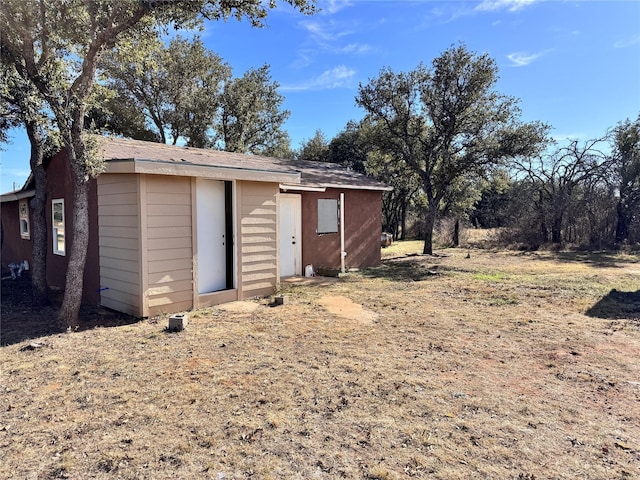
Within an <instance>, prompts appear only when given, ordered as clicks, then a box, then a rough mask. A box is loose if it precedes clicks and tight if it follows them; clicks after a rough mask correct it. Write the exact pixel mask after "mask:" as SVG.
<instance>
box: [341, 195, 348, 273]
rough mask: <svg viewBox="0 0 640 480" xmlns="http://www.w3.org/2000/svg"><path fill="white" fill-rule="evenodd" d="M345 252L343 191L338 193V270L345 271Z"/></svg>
mask: <svg viewBox="0 0 640 480" xmlns="http://www.w3.org/2000/svg"><path fill="white" fill-rule="evenodd" d="M346 256H347V252H345V251H344V193H340V270H341V271H342V273H344V272H345V268H344V257H346Z"/></svg>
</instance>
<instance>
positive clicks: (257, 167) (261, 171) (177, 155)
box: [5, 137, 391, 199]
mask: <svg viewBox="0 0 640 480" xmlns="http://www.w3.org/2000/svg"><path fill="white" fill-rule="evenodd" d="M99 145H100V147H99V148H100V150H101V151H102V154H103V156H104V159H105V160H106V162H107V172H113V173H127V172H129V173H155V174H164V175H179V174H182V175H184V174H185V172H189V174H191V175H193V176H200V175H202V176H207V177H211V178H224V179H241V180H255V181H272V182H278V183H280V186H281V188H282V189H283V190H295V189H311V190H324V189H326V188H351V189H360V190H379V191H385V190H391V187H388V186H387V185H385V184H384V183H382V182H379V181H378V180H375V179H373V178H371V177H367V176H366V175H363V174H361V173H358V172H355V171H353V170H350V169H348V168H345V167H343V166H342V165H338V164H335V163H326V162H310V161H300V160H288V159H278V158H273V157H265V156H261V155H247V154H242V153H233V152H224V151H220V150H212V149H205V148H193V147H182V146H177V145H166V144H164V143H153V142H144V141H141V140H128V139H124V138H115V137H100V140H99ZM32 188H33V178H32V176H31V175H30V176H29V178H28V179H27V181H26V182H25V185H24V186H23V187H22V189H20V190H18V192H23V191H27V190H30V189H32ZM18 192H11V194H6V195H5V196H6V197H7V199H9V197H10V196H11V198H13V195H14V194H17V193H18Z"/></svg>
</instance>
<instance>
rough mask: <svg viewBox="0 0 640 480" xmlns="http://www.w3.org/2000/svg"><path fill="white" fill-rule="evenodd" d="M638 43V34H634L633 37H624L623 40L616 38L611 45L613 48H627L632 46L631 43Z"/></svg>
mask: <svg viewBox="0 0 640 480" xmlns="http://www.w3.org/2000/svg"><path fill="white" fill-rule="evenodd" d="M638 43H640V34H638V35H634V36H633V37H629V38H625V39H623V40H618V41H617V42H616V43H614V44H613V46H614V47H615V48H627V47H632V46H633V45H636V44H638Z"/></svg>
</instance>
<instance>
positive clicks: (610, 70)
mask: <svg viewBox="0 0 640 480" xmlns="http://www.w3.org/2000/svg"><path fill="white" fill-rule="evenodd" d="M318 4H319V6H320V7H321V9H322V11H321V12H320V13H318V14H316V15H314V16H303V15H301V14H299V13H297V12H294V11H293V10H292V9H291V8H289V7H286V6H280V7H279V8H277V9H276V10H274V11H272V12H271V13H270V15H269V17H268V18H267V20H266V23H267V25H266V27H265V28H262V29H255V28H251V27H250V26H249V24H248V23H246V22H243V23H239V22H237V21H235V20H230V21H228V22H226V23H225V22H217V23H208V24H207V25H206V29H205V31H204V32H203V33H202V37H203V40H204V41H205V43H206V45H207V46H208V48H210V49H211V50H213V51H215V52H216V53H218V54H219V55H220V56H221V57H222V58H223V59H224V60H225V61H227V62H228V63H229V64H231V66H232V67H233V69H234V74H235V75H236V76H240V75H242V74H243V73H244V72H245V71H246V70H247V69H249V68H251V67H255V68H257V67H260V66H261V65H263V64H265V63H267V64H269V65H270V66H271V74H272V78H273V80H275V81H277V82H278V83H279V84H280V92H281V93H282V94H283V95H284V97H285V102H284V108H286V109H287V110H290V111H291V116H290V118H289V120H288V122H287V123H286V126H285V128H286V130H287V131H288V132H289V135H290V136H291V139H292V147H294V148H298V147H299V146H300V143H301V142H302V141H303V140H306V139H309V138H311V137H312V136H313V135H314V134H315V131H316V130H318V129H320V130H322V132H323V133H324V134H325V135H326V137H327V138H328V139H331V138H332V137H333V136H335V135H336V134H337V133H338V132H339V131H340V130H342V129H343V128H344V126H345V125H346V123H347V122H348V121H349V120H360V119H362V118H363V116H364V112H363V110H362V109H360V108H359V107H357V106H356V105H355V97H356V95H357V90H358V85H359V84H360V83H362V84H365V83H367V82H368V81H369V79H371V78H374V77H376V76H377V75H378V73H379V72H380V70H381V69H382V68H385V67H390V68H391V69H392V70H394V71H396V72H400V71H405V72H406V71H409V70H412V69H414V68H416V66H418V64H420V63H421V62H423V63H425V64H427V65H429V64H430V63H431V61H432V60H433V59H434V58H435V57H437V56H438V55H440V54H441V53H442V52H443V51H444V50H446V49H447V48H448V47H450V46H451V45H453V44H457V43H459V42H463V43H464V44H466V46H467V47H468V48H469V49H470V50H472V51H474V52H478V53H485V52H486V53H488V54H489V55H490V56H491V57H492V58H494V59H495V61H496V62H497V65H498V69H499V76H500V79H499V81H498V84H497V90H498V91H499V92H501V93H503V94H506V95H511V96H514V97H517V98H519V99H521V103H520V106H521V109H522V118H523V120H526V121H531V120H540V121H544V122H546V123H548V124H550V125H551V126H552V127H553V131H552V133H553V135H554V136H555V137H556V138H558V139H563V138H578V139H583V140H586V139H590V138H595V137H598V136H601V135H603V134H604V133H605V131H606V130H607V129H608V128H610V127H612V126H615V125H616V124H617V123H618V122H620V121H622V120H625V119H626V118H632V119H635V118H636V117H637V116H638V114H639V113H640V1H638V0H619V1H615V0H614V1H604V0H603V1H586V0H581V1H576V0H573V1H570V0H567V1H564V0H484V1H462V0H460V1H429V0H421V1H418V0H415V1H414V0H388V1H386V0H350V1H349V0H345V1H341V0H319V2H318ZM3 149H4V151H2V152H0V155H1V164H2V165H1V167H0V168H1V172H0V173H1V176H0V191H2V192H6V191H9V190H11V189H12V187H13V183H14V182H15V184H16V185H17V186H18V187H19V186H21V185H22V183H23V182H24V181H25V179H26V178H27V175H28V166H29V162H28V157H29V148H28V144H27V142H26V137H25V135H24V134H23V133H22V132H19V131H17V132H15V135H14V140H13V142H12V143H11V144H9V145H4V146H3Z"/></svg>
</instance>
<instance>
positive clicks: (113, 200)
mask: <svg viewBox="0 0 640 480" xmlns="http://www.w3.org/2000/svg"><path fill="white" fill-rule="evenodd" d="M137 204H138V195H137V194H136V193H123V194H121V195H102V198H101V199H100V205H131V206H133V205H136V206H137Z"/></svg>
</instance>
